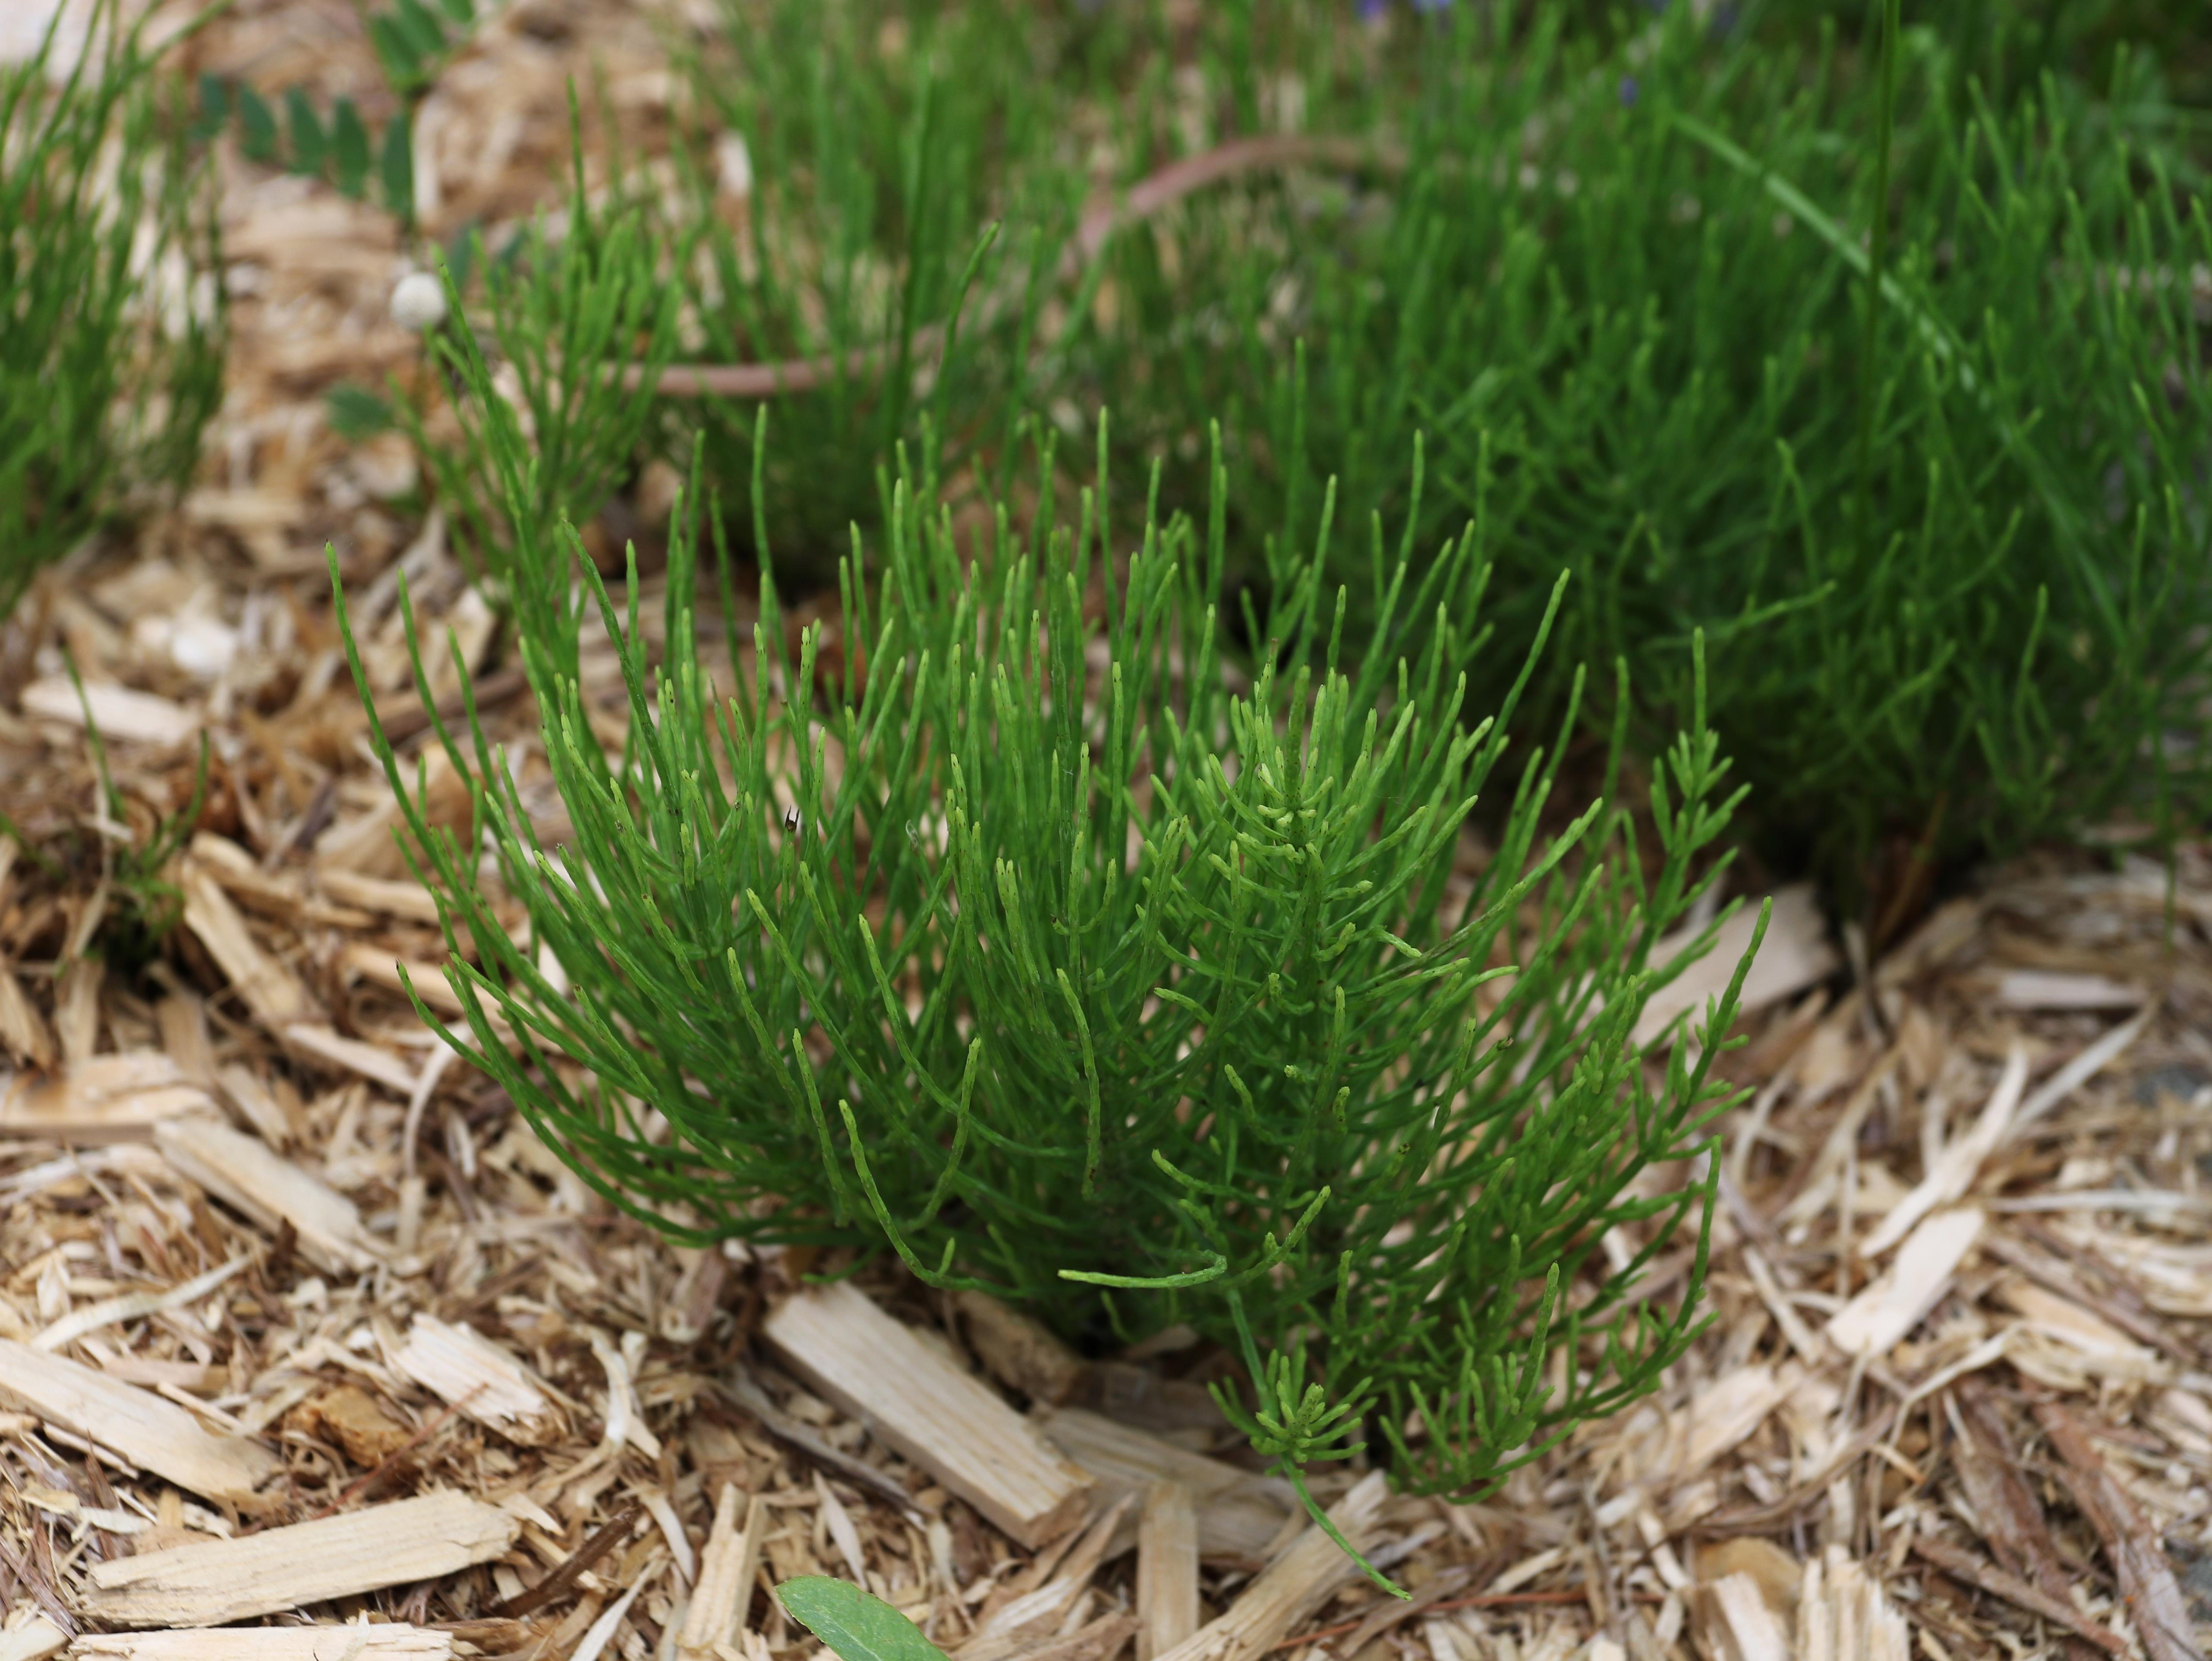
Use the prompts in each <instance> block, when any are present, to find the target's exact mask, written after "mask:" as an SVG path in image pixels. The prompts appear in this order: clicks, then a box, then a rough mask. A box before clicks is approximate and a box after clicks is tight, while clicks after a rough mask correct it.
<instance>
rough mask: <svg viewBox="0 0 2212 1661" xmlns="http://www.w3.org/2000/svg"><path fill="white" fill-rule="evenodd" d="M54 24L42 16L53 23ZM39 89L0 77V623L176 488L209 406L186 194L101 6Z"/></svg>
mask: <svg viewBox="0 0 2212 1661" xmlns="http://www.w3.org/2000/svg"><path fill="white" fill-rule="evenodd" d="M57 16H58V14H57ZM92 23H93V30H92V33H93V39H94V45H93V46H91V47H90V48H89V49H88V50H87V51H86V52H84V53H83V55H82V57H81V58H79V59H78V61H77V62H76V63H75V64H71V65H70V70H69V72H68V73H67V75H66V76H63V77H61V78H60V79H59V80H58V81H56V80H54V79H52V78H50V77H49V75H48V69H49V67H50V65H51V64H52V53H53V51H54V40H55V37H54V34H53V32H52V28H51V27H50V28H49V30H48V33H47V34H46V38H45V40H43V41H42V43H41V44H40V49H39V50H38V52H35V53H34V54H33V55H32V57H30V58H28V59H27V60H26V61H24V62H22V63H21V64H14V65H9V66H6V67H4V68H0V318H4V319H6V324H5V326H4V327H0V618H5V617H6V615H7V614H8V613H9V611H12V610H13V609H14V608H15V603H16V602H17V601H18V600H19V599H21V597H22V595H23V593H24V591H25V589H26V588H27V587H29V585H30V582H31V580H32V578H33V576H34V575H36V574H37V573H38V571H39V570H40V569H41V568H42V567H44V566H46V565H47V564H48V563H52V561H54V560H57V559H58V558H60V557H62V556H63V555H64V554H66V553H68V552H69V551H70V550H71V549H72V548H74V547H76V545H77V544H79V543H80V542H82V540H83V539H84V538H86V537H87V536H88V535H90V534H91V533H92V532H94V531H95V530H96V529H98V528H99V527H100V526H101V525H102V524H103V523H105V522H106V521H107V520H110V519H111V518H112V516H114V515H115V514H118V513H119V512H121V511H123V510H124V509H125V508H126V507H128V506H129V505H130V504H131V502H132V501H133V500H134V499H136V498H137V496H139V495H140V494H142V493H143V492H144V491H146V490H152V489H155V488H159V487H164V486H173V485H179V484H182V483H183V482H184V480H185V478H187V477H188V476H189V474H190V473H191V469H192V465H193V464H194V462H195V461H196V460H197V458H198V454H199V436H200V431H201V429H202V428H203V427H204V425H205V424H206V423H207V420H208V418H209V417H210V415H212V414H213V413H214V411H215V408H216V404H217V403H218V402H219V401H220V399H221V398H222V338H223V325H222V297H221V293H220V289H219V288H218V287H217V286H216V284H215V283H214V281H213V273H214V271H215V269H216V226H215V216H214V209H213V204H212V202H211V201H210V197H209V194H208V192H206V191H205V190H204V177H203V175H202V173H200V171H199V170H198V169H197V167H194V165H193V164H192V162H191V159H190V158H189V156H188V155H187V153H186V150H185V143H184V132H183V124H182V123H181V122H180V121H179V120H178V119H174V113H173V112H172V111H170V110H168V109H167V108H166V107H165V106H164V105H163V103H162V101H161V97H160V95H159V94H160V90H161V89H160V86H159V83H158V82H157V78H156V74H155V64H154V61H153V58H152V57H151V56H150V55H149V53H148V52H146V51H145V50H144V49H143V46H142V44H141V41H140V39H139V35H138V33H137V31H136V30H135V29H124V28H122V27H119V26H117V25H116V22H115V15H114V13H113V11H112V9H111V8H108V7H106V6H102V7H100V9H98V10H97V11H96V12H95V14H94V17H93V19H92Z"/></svg>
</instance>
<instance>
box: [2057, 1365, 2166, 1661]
mask: <svg viewBox="0 0 2212 1661" xmlns="http://www.w3.org/2000/svg"><path fill="white" fill-rule="evenodd" d="M2035 1421H2036V1423H2038V1424H2039V1425H2041V1426H2042V1427H2043V1429H2044V1433H2045V1435H2047V1436H2049V1437H2050V1438H2051V1446H2052V1447H2054V1448H2056V1449H2057V1451H2058V1457H2060V1458H2061V1459H2063V1460H2064V1461H2065V1462H2066V1463H2065V1468H2064V1469H2063V1471H2062V1472H2061V1473H2060V1475H2062V1476H2063V1479H2064V1481H2065V1483H2066V1486H2067V1488H2069V1490H2071V1491H2072V1493H2073V1495H2074V1501H2075V1504H2076V1505H2078V1506H2080V1507H2081V1514H2082V1515H2083V1516H2084V1517H2086V1518H2088V1520H2089V1524H2090V1526H2091V1527H2092V1528H2093V1529H2095V1530H2096V1531H2097V1533H2098V1535H2099V1536H2100V1538H2101V1539H2102V1540H2103V1541H2104V1543H2105V1555H2106V1556H2107V1557H2109V1558H2110V1559H2112V1567H2114V1568H2116V1569H2118V1571H2119V1576H2120V1597H2121V1598H2122V1600H2123V1601H2124V1603H2126V1605H2127V1610H2128V1615H2129V1618H2130V1620H2132V1621H2134V1622H2135V1628H2136V1633H2137V1634H2139V1635H2140V1636H2141V1637H2142V1646H2143V1651H2144V1652H2145V1653H2146V1654H2148V1656H2149V1657H2150V1658H2151V1661H2203V1657H2204V1652H2203V1650H2201V1649H2199V1648H2198V1647H2197V1634H2196V1631H2195V1628H2194V1624H2193V1623H2192V1622H2191V1620H2190V1618H2189V1604H2188V1601H2187V1600H2186V1599H2185V1597H2183V1596H2182V1592H2181V1588H2180V1586H2179V1585H2178V1584H2177V1583H2176V1582H2175V1580H2174V1578H2173V1570H2172V1568H2171V1567H2168V1566H2167V1563H2166V1553H2165V1551H2164V1549H2163V1548H2161V1546H2160V1542H2159V1538H2158V1535H2157V1533H2156V1531H2155V1530H2153V1529H2152V1527H2151V1525H2150V1520H2149V1519H2148V1518H2146V1517H2145V1516H2144V1515H2143V1513H2142V1508H2141V1507H2140V1506H2137V1505H2136V1502H2135V1500H2134V1498H2133V1496H2132V1495H2130V1494H2129V1493H2128V1491H2127V1489H2126V1488H2123V1487H2122V1486H2121V1485H2120V1482H2119V1480H2118V1478H2117V1477H2115V1476H2114V1475H2112V1471H2111V1469H2109V1468H2108V1467H2107V1466H2106V1463H2105V1460H2104V1457H2103V1456H2102V1455H2101V1454H2100V1453H2099V1452H2098V1451H2097V1450H2096V1447H2095V1446H2094V1445H2093V1444H2092V1443H2091V1442H2090V1440H2089V1433H2088V1432H2087V1431H2086V1430H2084V1429H2083V1428H2082V1427H2081V1425H2080V1424H2078V1423H2077V1422H2076V1421H2075V1419H2074V1416H2073V1415H2071V1414H2069V1413H2068V1412H2067V1410H2066V1409H2064V1408H2063V1406H2061V1405H2060V1404H2059V1403H2058V1402H2040V1403H2039V1404H2038V1405H2037V1407H2036V1409H2035Z"/></svg>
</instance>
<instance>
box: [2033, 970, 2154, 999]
mask: <svg viewBox="0 0 2212 1661" xmlns="http://www.w3.org/2000/svg"><path fill="white" fill-rule="evenodd" d="M2148 996H2149V993H2148V991H2146V990H2145V989H2143V988H2142V987H2140V986H2136V985H2132V984H2130V983H2128V982H2125V981H2115V980H2111V979H2108V978H2107V977H2105V976H2103V975H2069V974H2064V973H2062V972H2059V971H2057V970H2043V969H2013V970H2007V971H2006V972H2005V973H2004V974H2002V975H2001V976H1999V977H1997V984H1996V1001H1997V1002H1998V1003H2000V1004H2002V1006H2003V1007H2006V1008H2008V1009H2139V1008H2141V1007H2142V1003H2143V1000H2144V999H2145V998H2147V997H2148Z"/></svg>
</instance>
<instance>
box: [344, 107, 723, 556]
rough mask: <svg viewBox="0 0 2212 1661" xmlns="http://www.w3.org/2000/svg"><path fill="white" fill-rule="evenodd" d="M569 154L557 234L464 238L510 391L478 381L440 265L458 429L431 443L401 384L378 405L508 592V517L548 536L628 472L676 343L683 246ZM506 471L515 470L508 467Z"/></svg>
mask: <svg viewBox="0 0 2212 1661" xmlns="http://www.w3.org/2000/svg"><path fill="white" fill-rule="evenodd" d="M572 115H573V110H572ZM574 158H575V174H574V182H573V185H572V187H571V189H570V192H569V197H568V208H567V211H566V212H565V213H564V214H563V215H562V224H561V227H560V229H559V234H558V235H557V237H556V235H554V234H550V232H549V229H548V227H547V225H546V223H545V222H544V220H542V219H541V220H538V221H535V222H532V224H531V225H530V226H529V227H528V228H526V229H525V230H524V231H522V232H521V233H520V234H518V235H517V236H515V237H514V238H513V240H511V241H510V242H509V243H508V244H507V246H506V247H505V249H503V250H502V251H501V255H500V257H499V258H497V259H486V258H484V257H483V249H482V247H481V246H480V244H479V243H477V242H475V241H472V242H471V244H470V246H471V251H472V255H473V257H472V258H471V259H470V261H469V262H468V263H469V265H471V267H472V268H474V269H475V270H477V271H481V272H482V274H483V294H484V298H483V305H482V307H480V308H479V315H481V316H482V317H483V318H484V319H486V324H487V327H486V332H487V334H488V335H489V344H490V346H491V347H492V349H493V350H495V352H496V353H497V354H498V356H499V359H500V361H501V362H502V363H503V364H505V365H506V366H507V368H509V370H510V371H511V372H512V374H513V401H510V399H509V397H508V396H507V395H505V394H504V393H502V392H500V391H496V390H494V388H493V387H492V386H491V384H490V383H489V381H477V380H472V379H471V375H470V374H469V366H470V364H471V362H473V361H475V354H476V353H477V350H478V344H477V339H476V336H475V334H474V332H473V329H474V326H473V325H472V324H471V321H470V319H469V318H468V315H467V313H465V311H464V310H463V307H462V305H461V294H460V289H459V286H458V284H457V283H456V282H455V280H454V278H453V273H452V272H451V271H443V276H444V277H445V281H446V283H447V307H448V309H447V319H446V321H445V323H444V324H443V325H442V326H441V327H440V328H439V329H438V330H437V331H436V332H434V333H433V334H432V335H431V337H430V341H431V352H432V359H433V362H435V363H436V364H438V365H439V366H440V367H441V368H442V370H443V371H444V375H443V383H444V386H445V390H446V392H447V394H448V395H449V398H450V401H451V405H452V411H453V416H454V417H455V419H456V421H457V423H458V427H459V436H458V439H457V440H456V441H453V442H451V443H441V442H439V441H436V440H435V439H434V438H433V437H432V435H431V434H430V431H429V429H428V424H427V422H426V419H425V417H424V415H423V412H422V410H421V409H420V408H419V407H418V406H417V405H416V404H415V403H413V402H411V401H410V400H408V399H406V398H404V396H399V395H397V394H396V393H395V395H394V397H393V398H392V400H391V402H390V403H389V404H388V405H386V406H385V407H386V409H388V410H389V411H392V414H393V416H394V417H396V418H397V419H398V421H399V422H400V423H402V424H403V425H404V426H406V427H407V429H409V430H410V433H411V434H412V435H413V436H414V438H415V441H416V449H417V450H418V451H420V452H421V453H422V456H423V458H424V459H425V460H426V461H427V462H428V466H429V469H430V472H431V475H432V477H433V478H435V481H436V484H437V487H438V498H439V500H440V501H441V502H443V503H444V504H445V506H446V508H447V511H448V512H449V513H450V514H452V515H453V520H455V522H456V525H457V527H458V529H459V532H460V535H459V545H460V547H461V549H462V551H463V553H464V556H465V557H467V558H469V559H470V560H471V562H472V563H473V564H474V565H475V567H476V569H477V573H478V574H479V575H489V576H491V577H493V578H494V579H495V581H496V583H497V585H498V586H499V587H500V588H501V590H502V592H503V591H504V590H505V589H506V588H507V587H508V586H509V585H510V584H511V583H512V582H513V581H514V579H515V577H516V575H517V573H515V572H514V571H513V569H511V568H512V563H513V558H514V549H515V547H516V545H517V542H518V540H519V539H520V538H521V537H522V536H523V535H524V534H525V533H524V532H523V530H522V527H521V526H520V524H519V523H518V521H517V520H516V517H515V515H516V514H517V513H521V514H526V516H527V518H528V520H529V521H530V529H529V531H528V532H527V534H528V535H529V536H530V537H532V538H535V539H538V540H543V539H544V538H549V537H551V536H552V535H554V533H555V531H556V526H559V525H560V524H562V522H564V521H566V522H568V523H574V524H580V523H583V522H585V521H586V520H589V519H590V517H591V515H592V514H594V513H596V512H598V511H599V507H600V505H601V504H602V503H603V502H605V500H606V498H607V496H608V494H609V493H610V492H611V490H613V488H614V487H615V486H616V485H617V484H619V483H621V482H622V480H623V478H624V477H625V475H626V473H627V471H628V470H629V468H630V467H631V466H632V465H634V463H635V460H636V459H637V457H638V454H639V453H640V450H641V446H642V445H643V443H644V441H645V439H646V437H647V433H648V430H649V429H651V427H652V426H653V419H654V408H653V384H654V380H655V379H656V377H657V376H658V374H659V370H660V368H661V366H662V365H664V364H665V363H666V362H668V360H669V358H670V356H671V354H672V353H673V352H674V350H675V347H676V323H677V307H678V291H677V290H676V289H675V287H674V286H673V284H672V283H671V280H670V279H671V269H672V267H674V266H675V265H680V264H681V262H682V261H683V259H684V252H683V250H682V247H681V246H679V247H678V249H677V250H675V251H673V252H671V250H670V249H669V248H668V247H667V246H666V245H665V243H664V242H663V241H662V240H661V239H660V237H659V235H658V234H656V232H655V229H654V227H653V222H652V220H651V219H650V217H649V216H647V214H646V213H645V212H644V211H643V210H641V208H640V207H639V206H638V204H635V203H631V202H627V201H624V200H623V199H622V198H619V197H617V198H616V199H614V200H612V201H611V202H610V203H608V204H606V205H605V206H603V207H600V208H597V209H595V208H593V206H592V204H591V201H590V198H589V197H588V196H587V194H586V191H585V188H584V177H583V166H584V163H583V152H582V148H581V143H580V141H578V142H577V144H576V147H575V149H574ZM633 369H634V370H635V373H634V374H627V375H626V374H625V371H626V370H633ZM510 467H513V468H514V469H517V470H519V471H516V472H514V474H513V477H512V478H510V477H508V473H507V469H509V468H510ZM518 504H519V505H518Z"/></svg>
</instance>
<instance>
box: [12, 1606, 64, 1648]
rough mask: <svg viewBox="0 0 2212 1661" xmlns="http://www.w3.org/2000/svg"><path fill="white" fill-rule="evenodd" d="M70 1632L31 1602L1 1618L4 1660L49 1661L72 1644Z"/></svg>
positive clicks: (17, 1607) (16, 1607)
mask: <svg viewBox="0 0 2212 1661" xmlns="http://www.w3.org/2000/svg"><path fill="white" fill-rule="evenodd" d="M69 1641H70V1638H69V1634H67V1633H65V1632H64V1631H63V1630H62V1629H61V1628H59V1627H58V1626H56V1625H55V1624H54V1623H53V1622H52V1621H49V1620H47V1619H46V1616H45V1615H41V1614H40V1612H39V1611H38V1610H36V1609H33V1608H32V1607H31V1606H30V1605H29V1604H28V1603H18V1604H17V1605H16V1606H15V1608H14V1609H10V1610H9V1612H8V1618H7V1620H6V1621H0V1661H46V1658H47V1657H49V1656H54V1655H59V1654H60V1653H61V1652H63V1651H64V1650H65V1649H67V1648H68V1647H69Z"/></svg>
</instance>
